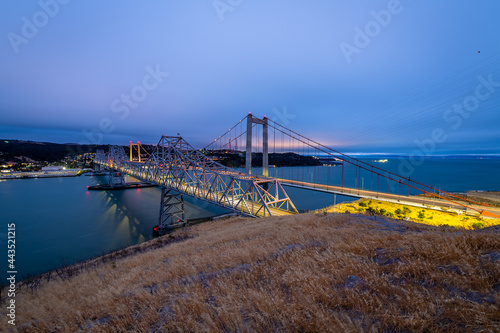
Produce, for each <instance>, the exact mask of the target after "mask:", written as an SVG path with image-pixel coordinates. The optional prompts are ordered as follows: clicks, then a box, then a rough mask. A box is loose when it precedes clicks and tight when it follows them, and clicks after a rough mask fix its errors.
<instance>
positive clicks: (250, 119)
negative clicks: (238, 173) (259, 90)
mask: <svg viewBox="0 0 500 333" xmlns="http://www.w3.org/2000/svg"><path fill="white" fill-rule="evenodd" d="M253 124H259V125H262V176H264V177H267V176H268V174H269V171H268V170H269V142H268V121H267V117H266V116H264V118H263V119H258V118H255V117H254V116H253V115H252V113H248V116H247V145H246V146H247V151H246V163H245V172H246V173H247V174H251V173H252V128H253Z"/></svg>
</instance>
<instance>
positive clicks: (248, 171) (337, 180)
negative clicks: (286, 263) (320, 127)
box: [94, 114, 500, 229]
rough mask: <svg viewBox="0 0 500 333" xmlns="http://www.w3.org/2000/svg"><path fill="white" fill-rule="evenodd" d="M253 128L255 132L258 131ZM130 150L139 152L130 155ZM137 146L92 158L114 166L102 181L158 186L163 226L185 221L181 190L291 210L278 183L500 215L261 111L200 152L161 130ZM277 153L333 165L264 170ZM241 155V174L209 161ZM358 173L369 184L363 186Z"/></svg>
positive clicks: (247, 211) (245, 206)
mask: <svg viewBox="0 0 500 333" xmlns="http://www.w3.org/2000/svg"><path fill="white" fill-rule="evenodd" d="M245 120H246V126H245ZM260 126H262V136H260V135H259V134H260V133H259V130H260ZM253 133H256V134H257V135H254V134H253ZM253 148H257V149H256V150H257V151H256V152H254V151H253ZM134 149H135V151H136V152H137V153H138V158H134V156H133V150H134ZM259 150H260V151H259ZM141 151H142V147H141V146H140V144H139V143H138V144H133V143H132V142H131V143H130V157H128V156H127V155H126V154H125V150H124V148H123V147H121V146H110V149H109V152H107V153H105V152H104V151H102V150H100V151H97V153H96V157H95V160H94V162H95V165H98V166H102V167H105V168H108V169H111V170H116V171H117V172H112V173H111V174H110V179H109V182H110V185H112V186H120V185H121V184H123V183H124V177H123V174H124V173H126V174H130V175H133V176H135V177H138V178H141V179H142V180H145V181H148V182H152V183H154V184H157V185H158V186H161V187H162V196H161V208H160V224H159V227H160V228H163V229H164V228H171V227H176V226H179V225H183V224H184V223H185V222H186V220H185V218H184V207H183V206H184V201H183V195H189V196H192V197H195V198H198V199H200V200H204V201H207V202H210V203H212V204H215V205H218V206H221V207H224V208H227V209H229V210H230V211H233V212H235V213H238V214H240V215H244V216H252V217H264V216H276V215H289V214H295V213H298V211H297V209H296V207H295V206H294V204H293V202H292V200H291V199H290V197H289V196H288V194H287V193H286V191H285V189H284V188H283V185H287V186H293V187H299V188H303V189H309V190H316V191H323V192H329V193H335V194H342V195H346V196H352V197H358V198H372V199H379V200H385V201H392V202H398V203H404V204H408V205H413V206H417V207H424V208H433V209H441V207H446V208H447V209H454V210H456V211H462V212H466V213H469V214H472V213H474V214H480V215H483V216H488V217H497V218H498V217H500V216H499V214H500V212H498V211H497V209H496V208H494V207H491V206H487V205H484V204H480V203H476V202H473V201H471V200H468V199H464V198H463V197H459V196H457V195H455V194H452V193H447V192H445V191H443V190H440V189H437V188H435V187H433V186H429V185H425V184H422V183H420V182H417V181H415V180H413V179H410V178H409V177H403V176H400V175H397V174H395V173H392V172H389V171H386V170H384V169H382V168H380V167H378V166H375V165H373V164H369V163H367V162H365V161H362V160H359V159H356V158H354V157H351V156H348V155H346V154H343V153H341V152H339V151H336V150H334V149H332V148H330V147H327V146H325V145H323V144H321V143H319V142H317V141H314V140H312V139H309V138H306V137H305V136H302V135H300V134H299V133H297V132H295V131H292V130H290V129H288V128H286V127H285V126H283V125H280V124H278V123H276V122H274V121H272V120H270V119H268V118H266V117H264V118H263V119H259V118H256V117H255V116H253V115H252V114H248V115H247V116H246V117H244V118H243V119H241V120H240V121H239V122H238V123H236V125H234V126H233V127H231V128H230V129H229V130H228V131H227V132H226V133H224V134H222V135H221V136H219V137H218V138H217V139H215V140H214V141H213V142H212V143H210V144H209V145H208V146H206V147H205V148H203V149H201V150H196V149H194V148H193V147H192V146H191V145H189V144H188V143H187V142H186V141H185V140H184V139H183V138H182V137H180V136H162V137H161V139H160V141H159V142H158V144H157V145H156V147H155V150H154V151H153V153H151V154H150V156H149V157H147V158H146V159H145V160H144V159H143V160H142V161H141ZM280 154H281V157H282V159H283V157H286V158H288V159H302V160H303V163H306V165H307V163H310V162H311V161H313V162H314V160H320V159H321V160H326V161H330V162H327V163H332V164H333V165H330V166H332V168H319V167H318V162H317V161H316V163H315V164H314V165H309V166H302V167H288V168H274V167H272V168H271V169H270V168H269V159H270V158H271V161H272V159H273V158H276V157H279V156H280ZM243 155H244V156H245V172H243V171H241V172H240V171H237V170H235V169H232V168H229V167H227V166H224V165H223V164H221V163H219V162H217V161H216V160H221V159H224V157H225V156H236V157H237V156H243ZM259 156H262V169H261V170H262V171H261V173H262V175H252V159H256V157H259ZM281 162H283V160H282V161H281ZM285 162H286V161H285ZM285 165H286V164H285ZM333 166H335V167H333ZM253 167H254V168H255V166H253ZM280 169H283V170H281V171H280ZM344 169H345V170H344ZM322 173H323V174H322ZM325 173H326V174H325ZM309 176H310V177H309ZM365 179H366V180H367V183H369V184H370V185H369V186H365V185H364V180H365ZM410 192H411V193H410ZM415 194H424V196H415Z"/></svg>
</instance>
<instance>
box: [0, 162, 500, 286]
mask: <svg viewBox="0 0 500 333" xmlns="http://www.w3.org/2000/svg"><path fill="white" fill-rule="evenodd" d="M383 158H384V159H385V158H387V159H388V161H387V162H385V163H380V162H375V161H377V160H380V158H375V157H371V158H364V159H363V160H364V161H366V162H369V163H371V164H373V165H375V166H377V167H381V168H383V169H386V170H388V171H392V172H396V173H398V172H400V171H401V170H404V172H406V173H407V175H409V176H410V177H411V179H414V180H418V181H421V182H423V183H426V184H430V185H434V186H436V187H439V188H441V189H443V190H447V191H452V192H465V191H467V190H500V176H499V170H500V159H463V158H462V159H458V158H454V159H452V158H443V159H437V158H432V159H426V160H424V161H423V163H421V165H419V166H416V167H414V166H412V165H410V164H408V163H405V162H402V160H400V159H398V158H391V157H383ZM402 164H404V165H406V167H407V168H406V169H404V167H403V169H402ZM409 165H410V166H412V167H413V169H412V168H408V166H409ZM253 172H254V173H259V172H260V170H259V169H258V168H254V169H253ZM357 172H358V171H356V169H355V168H353V167H352V166H351V167H350V166H348V165H346V166H345V167H344V186H358V187H360V188H363V189H370V188H372V189H375V188H376V187H375V186H376V184H378V186H379V187H380V189H381V190H383V188H382V187H383V186H385V188H386V189H387V186H388V184H387V182H384V180H383V179H377V177H375V178H374V177H372V176H371V175H370V174H368V173H366V172H361V173H357ZM269 175H270V176H275V177H280V178H291V179H296V180H307V181H313V182H319V183H323V184H330V185H340V184H341V176H342V167H341V166H323V167H282V168H270V172H269ZM127 178H128V177H127ZM355 179H357V180H355ZM106 181H107V177H106V176H104V177H100V178H98V177H89V176H80V177H68V178H45V179H42V178H38V179H16V180H3V181H2V180H0V221H1V228H2V229H0V249H3V251H4V252H3V253H4V255H3V258H2V257H0V272H2V273H0V276H2V281H3V282H5V279H6V275H5V272H7V259H8V258H7V225H8V224H9V223H15V225H16V269H17V271H18V276H19V277H24V276H27V275H28V274H38V273H41V272H44V271H47V270H50V269H55V268H58V267H61V266H62V265H64V264H71V263H73V262H75V261H79V260H84V259H87V258H90V257H95V256H98V255H100V254H102V253H107V252H110V251H113V250H117V249H120V248H124V247H126V246H129V245H134V244H138V243H141V242H144V241H146V240H149V239H151V238H152V237H153V236H152V228H153V226H154V225H156V224H157V223H158V216H159V208H160V193H161V192H160V190H159V189H158V188H143V189H129V190H121V191H87V186H88V185H95V184H99V183H104V182H106ZM128 181H134V179H128ZM386 189H385V191H386ZM396 190H397V189H395V188H392V192H394V191H396ZM286 191H287V193H288V194H289V196H290V197H291V198H292V200H293V202H294V204H295V205H296V207H297V208H298V209H299V210H301V211H304V210H312V209H318V208H322V207H325V206H328V205H332V204H333V203H334V200H336V202H337V203H339V202H346V201H351V200H354V199H353V198H348V197H344V196H340V195H337V196H336V197H335V198H334V195H333V194H327V193H321V192H314V191H308V190H303V189H297V188H291V187H286ZM402 194H405V193H402ZM406 194H407V193H406ZM410 194H412V192H411V191H410ZM185 199H186V215H187V218H188V219H196V218H203V217H208V216H214V215H219V214H223V213H225V212H227V211H226V210H225V209H222V208H219V207H216V206H213V205H210V204H208V203H205V202H202V201H200V200H197V199H193V198H190V197H187V196H186V197H185ZM0 253H1V252H0Z"/></svg>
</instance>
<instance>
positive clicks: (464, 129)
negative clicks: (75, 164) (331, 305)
mask: <svg viewBox="0 0 500 333" xmlns="http://www.w3.org/2000/svg"><path fill="white" fill-rule="evenodd" d="M3 8H4V9H3V10H2V12H1V13H0V32H1V34H2V36H3V37H2V38H1V39H0V71H1V76H0V115H1V120H0V138H4V139H26V140H38V141H50V142H61V143H63V142H81V143H84V142H93V143H112V144H120V143H121V144H127V142H128V141H130V140H133V141H141V142H143V143H156V142H157V141H158V139H159V138H160V136H161V135H162V134H168V135H175V134H177V133H180V134H181V135H182V136H183V137H185V138H186V139H187V140H188V141H189V142H191V143H192V144H193V145H195V146H198V147H202V146H204V145H205V144H207V143H209V142H210V141H212V140H213V139H214V138H216V137H217V136H219V135H220V134H222V133H223V132H225V131H226V130H227V129H228V128H229V127H231V126H232V125H234V124H235V123H236V122H237V121H239V120H240V119H241V118H243V117H244V116H245V115H246V114H247V113H248V112H250V111H251V112H252V113H253V114H254V115H256V116H259V117H262V116H264V115H267V116H268V117H269V118H271V119H275V120H276V121H277V122H279V123H282V124H283V125H286V126H287V127H289V128H291V129H293V130H295V131H297V132H299V133H301V134H303V135H305V136H307V137H310V138H312V139H316V140H317V141H320V142H322V143H325V144H328V145H331V146H332V147H335V148H336V149H338V150H340V151H344V152H391V153H405V152H406V153H410V152H412V151H414V150H415V149H420V150H424V151H425V150H426V149H427V151H428V152H429V153H430V154H438V153H484V154H489V153H500V131H499V130H498V128H499V125H500V112H499V111H500V62H499V59H500V39H499V37H498V36H499V33H500V21H499V20H498V13H499V12H500V2H498V1H494V0H485V1H481V2H473V1H464V0H458V1H439V2H438V1H430V0H428V1H427V0H420V1H416V0H414V1H410V0H400V1H396V0H390V1H378V0H377V1H373V0H372V1H332V0H317V1H307V2H306V1H298V0H287V1H284V0H274V1H264V0H252V1H249V0H216V1H213V0H205V1H199V0H198V1H192V0H184V1H164V0H163V1H160V0H151V1H142V2H139V1H130V0H129V1H127V0H124V1H118V0H115V1H96V0H88V1H76V0H72V1H71V0H64V1H63V0H41V1H27V0H26V1H22V2H20V1H14V0H5V1H4V3H3ZM422 147H423V148H422ZM426 147H427V148H426ZM431 148H432V149H431Z"/></svg>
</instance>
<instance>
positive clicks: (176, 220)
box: [153, 187, 187, 235]
mask: <svg viewBox="0 0 500 333" xmlns="http://www.w3.org/2000/svg"><path fill="white" fill-rule="evenodd" d="M186 222H187V220H186V218H185V214H184V195H183V194H182V193H180V192H176V191H174V190H172V189H170V188H167V187H162V190H161V202H160V220H159V224H158V225H157V226H155V227H154V228H153V233H154V234H155V235H163V234H165V233H166V232H167V231H168V230H171V229H174V228H178V227H181V226H183V225H185V224H186Z"/></svg>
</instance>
